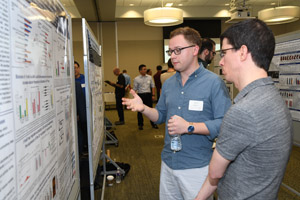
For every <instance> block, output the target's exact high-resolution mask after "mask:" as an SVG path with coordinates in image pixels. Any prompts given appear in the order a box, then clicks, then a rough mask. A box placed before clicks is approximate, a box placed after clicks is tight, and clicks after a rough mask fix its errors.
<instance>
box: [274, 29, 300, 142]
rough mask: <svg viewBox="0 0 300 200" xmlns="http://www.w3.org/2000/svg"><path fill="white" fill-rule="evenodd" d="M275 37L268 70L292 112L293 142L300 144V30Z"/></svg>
mask: <svg viewBox="0 0 300 200" xmlns="http://www.w3.org/2000/svg"><path fill="white" fill-rule="evenodd" d="M275 39H276V47H275V53H274V57H273V59H272V62H271V65H270V70H269V71H270V72H271V75H273V80H274V82H275V83H276V86H277V88H278V89H279V91H280V94H281V96H282V98H283V99H284V101H285V103H286V105H287V107H288V108H289V110H290V112H291V114H292V118H293V125H294V143H297V144H300V131H299V130H300V31H295V32H291V33H288V34H284V35H279V36H276V37H275ZM274 74H275V75H276V77H275V76H274Z"/></svg>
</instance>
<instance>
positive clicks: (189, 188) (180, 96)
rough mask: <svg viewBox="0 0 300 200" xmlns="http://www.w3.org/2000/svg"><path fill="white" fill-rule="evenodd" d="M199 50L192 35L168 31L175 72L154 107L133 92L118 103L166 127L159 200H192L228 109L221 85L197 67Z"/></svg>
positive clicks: (188, 31)
mask: <svg viewBox="0 0 300 200" xmlns="http://www.w3.org/2000/svg"><path fill="white" fill-rule="evenodd" d="M200 47H201V37H200V34H199V33H198V32H197V31H196V30H194V29H192V28H189V27H185V28H178V29H176V30H174V31H172V32H171V34H170V42H169V50H168V51H167V53H168V54H169V56H171V60H172V63H173V65H174V69H175V70H176V71H177V72H176V74H175V75H174V76H172V77H170V78H169V79H167V80H166V81H165V82H164V84H163V86H162V92H161V96H160V98H159V101H158V103H157V105H156V107H155V108H150V107H148V106H146V105H144V104H143V102H142V101H141V99H140V98H139V97H138V95H137V94H136V93H135V92H134V91H131V94H132V95H133V96H134V98H133V99H123V104H124V105H127V108H128V109H131V110H132V111H139V112H141V113H143V114H144V115H145V116H147V117H148V118H149V119H150V120H152V121H154V122H156V123H166V127H165V133H166V134H165V140H164V141H165V144H164V148H163V150H162V154H161V157H162V164H161V175H160V199H164V200H173V199H193V198H195V196H196V195H197V193H198V191H199V190H200V188H201V185H202V183H203V181H204V180H205V177H206V176H207V173H208V164H209V161H210V159H211V155H212V152H213V150H212V144H213V141H214V139H215V138H216V137H217V136H218V133H219V128H220V125H221V122H222V119H223V116H224V114H225V113H226V111H227V109H228V108H229V107H230V105H231V101H230V98H229V95H228V92H227V88H226V86H225V84H224V81H223V80H221V79H220V78H219V77H218V76H217V75H216V74H214V73H213V72H211V71H209V70H206V69H205V68H204V67H203V66H202V65H199V63H198V53H199V49H200ZM175 138H177V142H176V140H175ZM180 140H181V143H180ZM178 147H181V149H180V148H178Z"/></svg>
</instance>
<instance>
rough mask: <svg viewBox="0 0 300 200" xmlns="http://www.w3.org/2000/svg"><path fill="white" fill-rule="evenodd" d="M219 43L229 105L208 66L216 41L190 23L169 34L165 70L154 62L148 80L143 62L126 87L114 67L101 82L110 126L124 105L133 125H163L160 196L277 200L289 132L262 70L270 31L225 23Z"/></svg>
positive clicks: (255, 23) (250, 23)
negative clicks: (111, 98) (109, 104)
mask: <svg viewBox="0 0 300 200" xmlns="http://www.w3.org/2000/svg"><path fill="white" fill-rule="evenodd" d="M220 41H221V49H220V57H221V60H220V62H219V65H220V66H221V67H222V74H223V75H224V77H225V79H226V80H227V81H229V82H232V83H234V85H235V87H236V88H237V89H238V91H239V93H238V94H237V96H236V97H235V99H234V101H233V102H234V104H233V105H232V103H231V99H230V97H229V94H228V90H227V88H226V85H225V83H224V81H223V80H222V79H221V78H220V77H219V76H218V75H216V74H215V73H213V72H211V71H209V70H208V69H206V68H207V66H208V65H209V64H210V63H211V61H212V60H213V58H214V56H215V55H216V44H215V42H214V41H213V40H211V39H210V38H203V39H202V38H201V36H200V34H199V32H198V31H196V30H195V29H193V28H189V27H180V28H177V29H175V30H173V31H172V32H171V33H170V41H169V50H167V54H168V55H169V56H170V59H169V61H168V69H167V70H166V72H164V73H163V71H162V66H160V65H159V66H157V67H156V70H157V72H156V73H155V74H154V76H153V78H152V71H151V70H149V69H148V70H147V66H146V65H144V64H141V65H139V67H138V70H139V75H138V76H137V77H135V78H134V80H133V86H132V87H131V82H130V76H129V75H128V74H127V71H126V70H123V73H121V71H120V69H119V68H117V67H116V68H114V69H113V73H114V75H116V76H117V81H116V82H111V81H105V82H106V83H108V84H109V85H111V86H113V87H115V98H116V107H117V111H118V116H119V121H117V122H115V124H116V125H123V124H125V119H124V111H123V105H125V106H126V107H127V109H129V110H131V111H134V112H137V119H138V120H137V121H138V123H137V125H138V129H139V130H143V126H144V118H143V116H146V117H147V118H148V119H149V120H150V124H151V126H152V127H153V128H154V129H157V128H158V126H157V124H162V123H165V137H164V146H163V149H162V153H161V160H162V161H161V171H160V186H159V196H160V199H161V200H173V199H178V200H179V199H180V200H181V199H184V200H190V199H195V200H204V199H213V194H214V192H215V191H216V189H217V193H218V198H219V199H221V200H235V199H236V200H240V199H264V200H273V199H277V196H278V191H279V187H280V184H281V182H282V179H283V176H284V172H285V168H286V166H287V163H288V160H289V155H290V152H291V148H292V132H293V130H292V119H291V114H290V112H289V110H288V108H287V107H286V105H285V103H284V101H283V99H282V98H281V96H280V94H279V91H278V89H277V88H276V87H275V85H274V82H273V80H272V79H271V78H270V77H268V75H267V72H268V70H269V66H270V63H271V60H272V58H273V55H274V49H275V38H274V35H273V33H272V31H271V30H270V28H269V27H268V26H267V25H266V24H265V23H264V22H262V21H261V20H259V19H249V20H244V21H241V22H239V23H236V24H234V25H232V26H230V27H229V28H228V29H227V30H226V31H225V32H223V33H222V34H221V36H220ZM254 41H255V42H254ZM77 64H78V63H77ZM78 66H79V65H78ZM75 72H76V63H75ZM75 76H76V79H78V81H80V82H81V79H82V78H84V77H82V76H81V75H80V74H79V75H76V74H75ZM81 86H82V84H81ZM83 92H84V91H83ZM129 92H130V94H128V93H129ZM129 95H132V96H133V97H132V98H128V97H129ZM155 96H156V100H157V104H156V106H155V108H153V102H154V100H155ZM216 138H217V142H216V147H215V148H214V149H213V148H212V146H213V142H214V141H215V140H216Z"/></svg>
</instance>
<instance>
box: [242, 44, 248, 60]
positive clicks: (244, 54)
mask: <svg viewBox="0 0 300 200" xmlns="http://www.w3.org/2000/svg"><path fill="white" fill-rule="evenodd" d="M248 53H249V51H248V47H247V46H246V45H242V46H241V48H240V59H241V61H244V60H246V59H247V57H248V56H249V54H248Z"/></svg>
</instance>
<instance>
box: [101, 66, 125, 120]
mask: <svg viewBox="0 0 300 200" xmlns="http://www.w3.org/2000/svg"><path fill="white" fill-rule="evenodd" d="M113 73H114V75H116V76H117V77H118V80H117V82H116V83H113V82H110V81H105V82H106V83H107V84H109V85H111V86H113V87H115V97H116V107H117V111H118V116H119V121H116V122H115V125H123V124H125V121H124V110H123V105H122V98H123V97H124V95H125V77H124V76H123V74H122V73H121V72H120V69H119V68H117V67H115V68H114V69H113Z"/></svg>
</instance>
